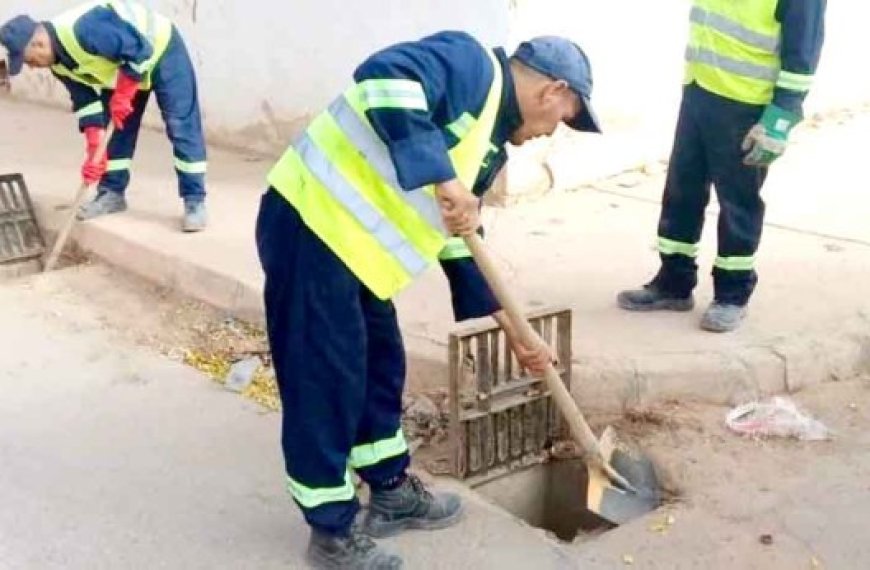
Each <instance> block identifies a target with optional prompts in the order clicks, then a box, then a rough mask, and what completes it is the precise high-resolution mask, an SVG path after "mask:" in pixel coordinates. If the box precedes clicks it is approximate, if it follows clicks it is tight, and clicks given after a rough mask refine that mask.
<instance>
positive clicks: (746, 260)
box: [714, 255, 755, 271]
mask: <svg viewBox="0 0 870 570" xmlns="http://www.w3.org/2000/svg"><path fill="white" fill-rule="evenodd" d="M714 265H715V266H716V267H718V268H719V269H721V270H723V271H752V269H754V268H755V256H754V255H747V256H743V257H717V258H716V263H714Z"/></svg>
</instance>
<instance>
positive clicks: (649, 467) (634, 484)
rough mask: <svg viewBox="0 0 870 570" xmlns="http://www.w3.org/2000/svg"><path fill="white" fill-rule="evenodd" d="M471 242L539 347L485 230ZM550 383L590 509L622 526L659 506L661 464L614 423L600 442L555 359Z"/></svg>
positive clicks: (530, 342)
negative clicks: (577, 452)
mask: <svg viewBox="0 0 870 570" xmlns="http://www.w3.org/2000/svg"><path fill="white" fill-rule="evenodd" d="M464 239H465V243H466V245H467V246H468V249H469V250H471V254H472V255H473V256H474V260H475V262H476V263H477V266H478V267H479V268H480V270H481V272H482V273H483V275H484V277H485V278H486V281H487V282H488V283H489V286H490V288H491V289H492V291H493V293H494V294H495V297H496V298H497V299H498V301H499V303H500V304H501V306H502V308H503V309H504V312H505V314H506V315H507V317H508V319H510V321H511V323H512V324H513V326H514V328H515V329H516V330H517V331H518V332H519V334H520V336H521V338H522V339H523V342H524V344H526V345H527V346H539V345H541V344H543V342H544V341H543V340H542V339H541V338H540V336H538V334H537V333H536V332H535V331H534V329H532V327H531V325H529V323H528V321H526V320H525V319H524V318H523V317H522V312H521V311H520V308H519V305H517V302H516V300H515V299H514V298H513V296H512V295H511V293H510V292H509V291H508V288H507V286H506V284H505V282H504V280H503V279H502V277H501V275H500V274H499V270H498V269H497V268H496V266H495V264H494V263H493V261H492V257H491V256H490V254H489V252H488V251H487V249H486V246H485V245H484V244H483V240H482V239H481V238H480V236H479V235H477V234H476V233H475V234H472V235H470V236H466V237H465V238H464ZM544 379H545V380H546V382H547V387H548V388H549V390H550V394H551V395H552V397H553V401H555V403H556V407H558V409H559V411H560V412H561V414H562V416H563V417H564V418H565V421H566V422H567V423H568V426H569V428H570V431H571V435H572V436H573V438H574V439H575V440H576V442H577V443H578V444H579V445H580V448H581V450H582V452H583V461H584V462H585V463H586V467H587V469H588V475H589V476H588V484H587V489H586V491H587V492H586V500H587V508H588V509H589V510H590V511H592V512H593V513H595V514H597V515H598V516H600V517H601V518H603V519H604V520H606V521H608V522H610V523H611V524H615V525H619V524H623V523H625V522H628V521H630V520H632V519H634V518H636V517H639V516H641V515H644V514H646V513H648V512H651V511H653V510H655V509H656V508H658V506H659V505H660V503H661V492H660V489H659V483H658V479H657V477H656V473H655V467H654V466H653V464H652V461H650V460H649V459H648V458H647V457H644V456H643V455H640V454H637V453H634V452H632V451H629V450H626V449H623V448H622V447H621V446H619V445H618V442H617V439H616V433H615V431H614V430H613V429H612V428H611V427H608V428H607V429H606V430H605V431H604V434H603V436H602V438H601V441H600V442H599V441H598V440H597V439H596V438H595V434H593V433H592V429H591V428H590V427H589V424H588V423H587V422H586V418H584V417H583V414H582V413H581V412H580V410H579V409H578V408H577V403H576V402H575V401H574V399H573V398H572V397H571V394H570V393H568V389H567V388H565V385H564V384H563V383H562V380H561V378H559V374H558V372H556V369H555V368H554V367H553V365H552V364H549V365H547V370H546V373H545V375H544Z"/></svg>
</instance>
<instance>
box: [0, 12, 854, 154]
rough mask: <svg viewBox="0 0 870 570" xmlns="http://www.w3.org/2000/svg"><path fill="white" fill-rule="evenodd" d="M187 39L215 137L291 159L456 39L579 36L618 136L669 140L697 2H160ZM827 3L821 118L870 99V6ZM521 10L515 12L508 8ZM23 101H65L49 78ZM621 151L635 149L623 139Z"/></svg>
mask: <svg viewBox="0 0 870 570" xmlns="http://www.w3.org/2000/svg"><path fill="white" fill-rule="evenodd" d="M76 2H77V0H74V1H71V0H0V17H2V18H6V17H10V16H12V15H15V14H17V13H19V12H25V11H27V12H29V13H31V14H32V15H33V16H35V17H40V18H48V17H51V16H52V15H53V14H55V13H57V12H59V11H60V10H62V9H63V7H64V6H69V5H73V4H75V3H76ZM150 2H151V4H152V5H153V6H155V7H156V8H157V9H159V10H160V11H162V12H163V13H165V14H166V15H168V16H170V17H171V18H172V19H173V20H174V21H175V22H176V23H177V24H178V25H179V26H180V28H181V29H182V32H183V34H184V36H185V38H186V40H187V43H188V45H189V47H190V49H191V52H192V55H193V58H194V60H195V63H196V65H197V68H198V72H199V79H200V85H201V99H202V103H203V107H204V110H205V116H206V124H207V129H208V131H209V135H210V138H211V140H213V141H220V142H223V143H227V142H229V143H235V144H237V145H239V146H247V147H252V148H256V149H260V150H270V151H275V150H278V149H280V148H282V147H283V146H284V145H285V144H286V142H287V140H289V139H290V138H291V137H292V136H293V135H294V134H295V133H296V131H298V129H299V128H300V127H301V126H303V125H304V124H305V123H306V122H307V120H308V118H309V117H310V115H311V114H312V113H316V112H317V111H319V110H320V109H321V108H322V107H323V106H324V104H326V103H327V102H328V101H329V100H330V99H332V97H333V96H334V95H335V94H336V93H337V92H338V91H340V90H341V89H342V88H343V87H344V86H345V85H346V84H347V82H348V80H349V77H350V74H351V72H352V70H353V68H354V67H355V66H356V64H358V63H359V61H360V60H361V59H362V58H364V57H365V56H366V55H367V54H368V53H370V52H372V51H373V50H375V49H377V48H379V47H382V46H385V45H388V44H390V43H393V42H395V41H399V40H406V39H413V38H417V37H419V36H421V35H424V34H426V33H429V32H432V31H436V30H439V29H445V28H458V29H466V30H468V31H470V32H472V33H474V34H475V35H477V36H478V37H480V38H481V39H482V40H483V41H484V42H486V43H489V44H493V45H497V44H506V46H507V47H508V48H509V49H510V48H513V47H514V46H515V45H516V43H517V42H518V41H520V40H521V39H524V38H527V37H530V36H534V35H538V34H561V35H566V36H569V37H571V38H573V39H575V40H576V41H577V42H578V43H579V44H580V45H581V46H582V47H583V48H584V49H585V50H586V51H587V53H588V54H589V57H590V59H591V60H592V66H593V70H594V74H595V94H594V96H593V101H594V103H595V107H596V108H597V110H598V112H599V114H601V115H603V118H604V120H605V124H606V126H607V127H608V129H609V130H611V131H614V130H616V131H620V130H623V129H638V130H640V131H642V132H645V133H650V136H655V137H663V138H665V139H667V138H668V137H669V136H670V133H671V131H672V128H673V118H674V115H675V111H676V107H677V104H678V102H679V95H680V83H681V78H682V59H683V48H684V45H685V38H686V32H687V28H688V24H687V18H688V10H689V5H690V1H689V0H441V1H438V0H370V1H368V2H361V1H354V0H290V1H280V0H272V1H271V2H270V1H267V0H150ZM865 4H866V3H864V2H859V1H857V0H832V1H830V2H829V15H828V33H827V43H826V46H825V51H824V54H823V61H822V64H821V67H820V70H819V74H818V81H817V84H816V87H815V88H814V90H813V93H812V95H811V98H810V100H809V102H808V105H807V108H808V110H809V111H810V112H812V111H816V110H824V109H829V108H834V107H839V106H844V105H852V104H855V103H859V102H864V101H868V100H870V73H867V72H866V62H865V58H866V54H868V53H870V34H868V33H867V32H866V30H864V29H863V28H865V27H866V22H867V21H868V20H870V7H867V6H865ZM509 6H510V7H511V8H510V9H509ZM14 91H15V92H16V93H17V94H19V95H20V96H24V97H29V98H38V99H46V98H48V99H50V100H54V101H65V97H66V95H65V92H64V91H63V88H62V86H60V85H59V84H57V83H56V82H54V81H52V80H51V78H50V77H47V76H45V74H28V75H27V76H26V77H25V78H24V79H23V80H19V81H16V83H15V85H14ZM619 144H623V143H622V142H621V141H620V143H619Z"/></svg>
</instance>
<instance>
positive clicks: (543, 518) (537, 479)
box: [475, 460, 613, 542]
mask: <svg viewBox="0 0 870 570" xmlns="http://www.w3.org/2000/svg"><path fill="white" fill-rule="evenodd" d="M475 490H476V491H477V492H479V493H480V494H481V495H483V496H485V497H487V498H488V499H490V500H491V501H493V502H494V503H496V504H497V505H499V506H500V507H502V508H503V509H505V510H506V511H508V512H510V513H511V514H513V515H514V516H516V517H518V518H520V519H522V520H524V521H526V522H527V523H528V524H530V525H531V526H534V527H537V528H540V529H543V530H546V531H548V532H551V533H553V534H554V535H555V536H556V537H557V538H559V539H560V540H563V541H566V542H573V541H574V540H576V539H577V538H578V537H581V536H583V535H598V534H601V533H602V532H605V531H607V530H610V529H611V528H613V527H612V525H610V524H609V523H608V522H607V521H605V520H603V519H602V518H600V517H599V516H598V515H596V514H595V513H593V512H591V511H589V510H588V509H587V508H586V468H585V467H584V465H583V462H582V461H579V460H574V461H559V462H553V463H547V464H544V465H538V466H535V467H531V468H529V469H526V470H524V471H520V472H518V473H514V474H512V475H508V476H505V477H502V478H501V479H497V480H495V481H492V482H489V483H485V484H483V485H480V486H479V487H477V488H476V489H475Z"/></svg>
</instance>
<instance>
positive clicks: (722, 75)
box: [685, 0, 781, 105]
mask: <svg viewBox="0 0 870 570" xmlns="http://www.w3.org/2000/svg"><path fill="white" fill-rule="evenodd" d="M777 4H778V0H695V2H694V5H693V7H692V12H691V16H690V20H691V32H690V38H689V46H688V48H687V49H686V61H687V65H686V75H685V83H687V84H688V83H692V82H695V83H697V84H698V85H700V86H701V87H703V88H704V89H706V90H708V91H712V92H713V93H716V94H718V95H721V96H723V97H727V98H729V99H733V100H735V101H740V102H743V103H749V104H755V105H766V104H768V103H770V102H771V101H772V99H773V92H774V87H775V85H776V83H777V79H778V78H779V75H780V41H781V33H780V23H779V22H778V21H777V20H776V7H777Z"/></svg>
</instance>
